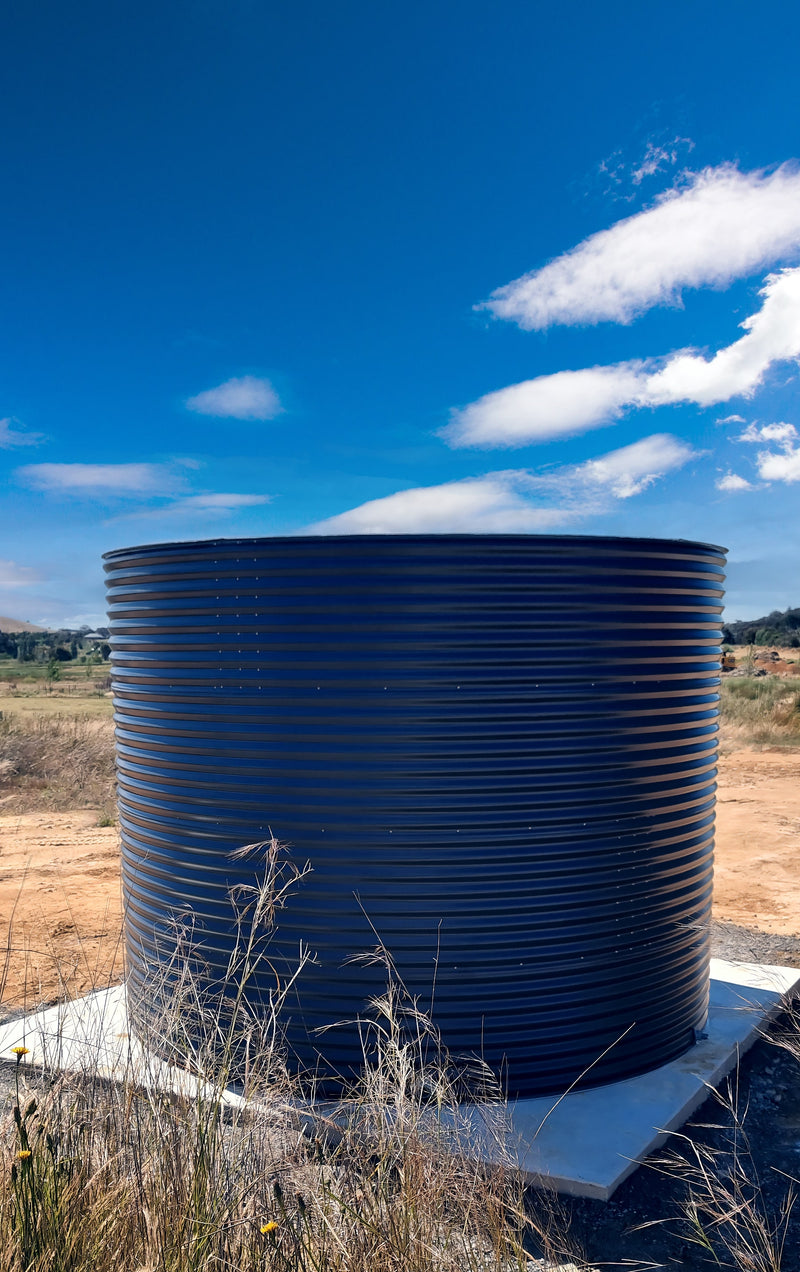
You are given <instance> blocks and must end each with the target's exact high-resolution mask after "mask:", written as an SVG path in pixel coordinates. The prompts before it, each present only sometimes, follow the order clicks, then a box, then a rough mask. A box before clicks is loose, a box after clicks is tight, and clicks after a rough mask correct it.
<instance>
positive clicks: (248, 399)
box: [186, 375, 283, 420]
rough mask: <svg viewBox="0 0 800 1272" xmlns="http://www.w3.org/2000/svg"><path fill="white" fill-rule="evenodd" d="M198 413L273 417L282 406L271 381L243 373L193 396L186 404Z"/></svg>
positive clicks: (242, 418) (234, 416) (235, 416)
mask: <svg viewBox="0 0 800 1272" xmlns="http://www.w3.org/2000/svg"><path fill="white" fill-rule="evenodd" d="M186 405H187V407H188V408H189V410H190V411H196V412H197V413H198V414H199V415H216V416H218V417H221V416H224V417H226V418H229V419H234V420H271V419H272V418H273V417H274V416H276V415H280V413H281V411H282V410H283V407H282V406H281V401H280V398H279V397H278V394H277V393H276V392H275V389H274V388H273V387H272V385H271V384H270V382H269V380H260V379H258V378H257V377H256V376H254V375H242V376H238V377H234V378H233V379H232V380H226V381H225V383H224V384H218V385H217V387H216V388H215V389H206V390H205V391H204V392H203V393H197V394H196V395H195V396H194V397H190V398H189V399H188V401H187V403H186Z"/></svg>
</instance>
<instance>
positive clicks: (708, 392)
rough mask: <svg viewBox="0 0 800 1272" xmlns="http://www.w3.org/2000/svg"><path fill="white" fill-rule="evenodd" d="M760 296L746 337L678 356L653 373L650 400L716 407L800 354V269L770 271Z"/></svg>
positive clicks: (747, 391) (648, 389)
mask: <svg viewBox="0 0 800 1272" xmlns="http://www.w3.org/2000/svg"><path fill="white" fill-rule="evenodd" d="M798 193H799V195H800V191H799V192H798ZM799 207H800V205H799ZM759 294H760V295H761V296H763V298H764V303H763V305H762V306H761V309H759V310H758V312H757V313H755V314H751V315H750V317H749V318H745V320H744V322H743V323H741V326H742V328H743V329H744V331H745V335H743V336H742V337H741V338H740V339H739V340H735V341H734V342H733V344H731V345H728V346H727V348H725V349H720V351H719V352H718V353H716V354H715V355H714V357H713V358H710V359H708V360H706V359H705V358H704V357H702V355H700V354H696V353H691V352H688V351H687V352H684V353H677V354H673V355H672V357H671V358H669V359H668V361H667V363H666V365H665V366H664V367H663V369H662V370H661V371H658V372H656V374H655V375H653V376H650V377H649V379H648V382H647V387H646V397H647V400H648V403H649V404H650V405H652V406H660V405H662V404H663V403H665V402H696V403H697V405H698V406H713V405H715V404H716V403H717V402H727V401H728V400H729V399H730V398H732V397H735V396H738V395H740V394H741V395H744V396H747V395H749V394H751V393H753V392H754V390H755V389H757V388H758V386H759V385H760V384H761V382H762V380H763V379H764V376H765V375H766V373H767V371H768V370H769V368H770V367H771V366H772V364H773V363H775V362H785V361H787V360H789V359H796V358H797V357H798V356H800V269H785V270H781V272H780V273H778V274H770V275H769V277H768V278H767V280H766V283H765V284H764V286H763V287H762V288H761V291H760V293H759Z"/></svg>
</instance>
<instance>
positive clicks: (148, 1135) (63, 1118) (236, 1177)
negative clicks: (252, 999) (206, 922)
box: [0, 842, 562, 1272]
mask: <svg viewBox="0 0 800 1272" xmlns="http://www.w3.org/2000/svg"><path fill="white" fill-rule="evenodd" d="M265 848H266V851H265V852H264V853H263V857H262V864H263V869H262V870H261V886H260V887H259V888H258V889H255V890H241V889H239V890H237V892H236V893H235V894H233V895H232V896H231V906H232V922H233V924H234V927H235V931H236V933H237V939H236V941H235V945H234V950H233V953H232V954H231V959H230V963H229V966H228V969H227V971H228V975H227V977H226V978H225V984H224V987H223V989H222V990H221V991H220V993H219V994H217V995H216V996H215V994H214V993H211V994H209V992H208V984H207V981H206V977H205V973H204V971H203V967H202V953H201V951H200V950H199V949H198V947H197V946H196V945H195V942H194V940H193V937H192V930H191V927H185V928H181V929H180V932H179V933H173V934H172V936H173V937H175V936H176V935H179V936H180V938H181V939H180V940H178V941H175V940H173V939H170V940H168V941H167V942H166V943H165V955H166V952H167V947H169V949H171V950H172V953H171V955H170V957H167V958H165V960H164V962H163V963H162V964H161V965H160V969H156V968H153V982H154V985H153V993H152V995H150V994H148V1005H149V1010H148V1013H147V1016H146V1019H140V1020H139V1021H138V1022H137V1031H139V1032H146V1033H151V1037H152V1041H153V1042H154V1043H155V1045H157V1046H158V1048H159V1049H160V1050H161V1051H162V1053H163V1051H164V1049H167V1050H168V1051H169V1052H170V1054H171V1056H172V1058H173V1061H174V1062H176V1063H177V1064H178V1065H179V1066H180V1069H181V1070H183V1071H184V1072H185V1071H186V1070H188V1071H189V1072H191V1073H193V1074H195V1075H197V1076H198V1077H199V1078H200V1081H199V1082H198V1084H197V1087H196V1093H195V1094H194V1095H193V1096H191V1097H189V1096H167V1095H164V1094H161V1093H159V1091H158V1090H156V1089H153V1088H150V1087H148V1085H147V1084H146V1083H143V1082H142V1080H141V1075H140V1076H139V1077H138V1078H134V1077H132V1078H131V1080H130V1081H128V1082H122V1083H117V1084H111V1083H108V1082H105V1081H103V1080H102V1079H101V1078H100V1077H99V1075H98V1074H97V1073H96V1072H92V1071H91V1070H89V1071H87V1072H84V1073H82V1074H80V1075H61V1076H59V1077H57V1078H56V1079H55V1081H54V1083H53V1084H52V1085H51V1086H50V1087H49V1089H48V1087H47V1084H46V1083H42V1082H41V1077H40V1079H39V1081H38V1082H34V1075H32V1074H31V1075H30V1077H29V1074H28V1069H27V1062H26V1059H25V1057H24V1056H23V1055H18V1056H16V1057H12V1056H9V1057H7V1059H8V1060H9V1061H11V1062H13V1063H14V1064H15V1066H16V1067H15V1071H14V1072H15V1078H16V1091H15V1095H16V1100H15V1107H14V1113H13V1116H12V1117H11V1118H10V1119H9V1121H8V1123H7V1125H6V1127H5V1130H4V1145H3V1147H4V1150H5V1151H4V1152H3V1153H2V1154H0V1266H2V1267H4V1268H6V1267H7V1268H9V1269H10V1270H11V1269H19V1272H90V1270H91V1272H119V1269H121V1268H125V1269H131V1270H132V1272H133V1270H134V1269H135V1270H136V1272H207V1270H211V1269H214V1270H215V1272H223V1270H230V1272H233V1270H234V1269H236V1270H237V1272H256V1269H259V1270H263V1269H270V1270H273V1269H274V1270H275V1272H376V1270H377V1269H380V1270H381V1272H384V1270H385V1272H479V1270H480V1272H486V1270H488V1269H493V1270H494V1272H527V1269H529V1268H530V1267H531V1266H532V1260H531V1255H530V1249H531V1247H532V1246H534V1245H535V1246H536V1247H537V1248H538V1249H544V1251H545V1252H548V1253H550V1252H552V1253H555V1252H557V1251H558V1252H559V1253H560V1251H561V1245H562V1243H561V1241H560V1238H558V1235H557V1234H558V1231H559V1227H558V1224H557V1223H556V1222H554V1215H555V1214H556V1212H555V1211H554V1210H553V1209H552V1208H551V1207H549V1205H548V1204H546V1202H545V1201H544V1200H542V1201H541V1203H540V1204H539V1205H538V1209H537V1212H536V1213H534V1212H533V1211H532V1210H531V1209H530V1207H529V1206H528V1205H526V1197H525V1190H524V1187H523V1185H522V1183H521V1181H520V1179H519V1177H518V1175H516V1174H515V1173H514V1172H513V1171H512V1170H511V1169H509V1168H504V1167H498V1168H491V1169H490V1168H487V1167H483V1166H481V1165H480V1164H479V1161H478V1159H477V1156H476V1154H475V1152H474V1148H475V1145H474V1143H473V1138H474V1132H473V1131H472V1130H471V1129H470V1124H469V1123H468V1122H467V1121H465V1119H464V1118H463V1117H462V1116H461V1114H460V1112H459V1108H458V1100H457V1088H456V1085H455V1084H454V1080H453V1076H452V1073H451V1066H450V1063H449V1060H448V1057H447V1055H446V1052H445V1050H444V1048H443V1047H442V1044H441V1040H440V1038H439V1037H438V1035H437V1034H436V1031H435V1029H434V1028H433V1026H432V1024H431V1022H430V1021H429V1020H428V1019H427V1018H426V1017H425V1016H424V1014H423V1013H421V1012H420V1011H419V1009H418V1007H417V1005H416V1004H415V1003H414V1002H412V1001H410V1000H409V999H408V996H407V995H406V994H405V992H404V990H403V987H402V985H401V984H400V983H399V981H398V980H397V978H396V975H395V973H394V969H393V967H392V965H391V961H390V960H389V959H388V958H387V959H385V960H384V961H385V967H386V973H387V988H386V993H385V994H384V995H382V996H381V997H380V998H379V999H376V1000H375V1002H374V1003H373V1004H372V1005H371V1010H370V1011H369V1012H368V1014H367V1016H366V1017H365V1022H364V1038H365V1077H364V1079H363V1081H362V1082H361V1083H359V1084H358V1085H357V1086H356V1087H355V1088H354V1089H353V1090H352V1091H351V1092H349V1093H348V1097H347V1099H345V1100H343V1101H341V1102H340V1103H338V1104H333V1105H331V1104H329V1105H327V1106H326V1107H325V1109H324V1110H323V1111H322V1112H319V1111H317V1112H312V1111H311V1110H309V1108H308V1105H307V1104H306V1103H305V1101H304V1100H303V1098H302V1094H303V1093H302V1092H300V1091H299V1090H297V1088H296V1085H295V1083H294V1081H293V1079H292V1077H291V1076H290V1073H289V1067H288V1066H287V1063H286V1052H285V1047H284V1044H283V1040H282V1035H281V1030H280V1017H281V1011H282V1008H283V1004H284V1001H285V999H286V996H287V994H288V993H289V992H290V991H291V988H292V983H293V978H291V977H290V978H289V980H288V981H281V980H279V979H278V978H277V976H276V977H275V979H274V989H273V990H271V992H270V997H269V1001H268V1002H264V1001H263V1000H262V1002H261V1004H260V1008H261V1009H260V1012H259V1013H258V1016H255V1015H254V1014H253V1013H252V1012H251V1011H250V1009H249V1008H248V1005H247V987H248V983H249V981H250V979H251V978H252V976H253V975H254V974H256V973H257V971H258V969H259V967H260V966H262V965H263V963H264V961H265V960H266V961H267V963H268V962H269V948H270V936H271V933H272V931H273V928H274V924H275V922H276V917H277V915H278V913H279V911H280V908H281V907H282V905H283V904H284V902H285V900H286V898H287V897H288V895H289V894H290V892H291V890H292V888H293V887H294V884H295V882H296V881H297V879H298V878H299V877H300V876H301V874H302V872H301V871H298V870H296V869H294V868H293V867H292V866H291V864H290V863H289V862H287V861H286V859H285V858H284V857H283V855H282V854H281V853H280V851H279V848H278V846H277V845H276V844H274V842H273V843H271V844H268V845H266V846H265ZM308 957H309V955H308V953H307V952H306V951H301V952H300V956H299V960H298V969H297V970H298V971H299V969H300V967H301V966H302V964H303V962H304V961H305V960H306V959H307V958H308ZM379 957H381V958H383V955H382V954H379ZM273 970H274V969H273ZM153 1004H157V1006H158V1009H159V1010H160V1011H161V1012H162V1013H163V1014H162V1015H161V1018H160V1019H156V1016H155V1014H154V1011H153ZM187 1020H190V1021H192V1022H193V1023H194V1025H195V1028H193V1029H190V1030H187V1029H186V1027H185V1022H186V1021H187ZM198 1025H199V1026H201V1027H199V1028H198V1027H197V1026H198ZM243 1054H246V1056H247V1057H248V1063H247V1064H246V1065H245V1066H244V1068H243V1067H242V1064H241V1057H242V1055H243ZM232 1076H235V1077H236V1078H238V1080H239V1087H238V1089H239V1090H240V1091H241V1092H242V1094H243V1095H244V1096H245V1098H246V1102H245V1104H244V1105H243V1106H241V1105H240V1106H236V1107H232V1106H231V1105H230V1103H229V1102H227V1101H226V1098H225V1091H226V1088H227V1087H228V1086H229V1083H230V1080H231V1077H232ZM35 1085H36V1086H44V1088H45V1091H44V1094H43V1096H42V1098H41V1101H40V1102H38V1101H37V1098H36V1095H35V1092H34V1090H33V1087H34V1086H35ZM29 1088H30V1089H29ZM185 1089H186V1088H185V1087H184V1090H185ZM485 1113H486V1119H485V1120H486V1123H487V1125H489V1126H491V1127H493V1128H494V1130H495V1133H496V1134H497V1136H498V1137H500V1138H502V1134H503V1122H504V1116H505V1113H504V1106H503V1103H502V1100H501V1099H500V1097H499V1094H496V1098H495V1099H494V1100H493V1101H492V1102H491V1103H490V1104H489V1105H487V1106H486V1109H485ZM553 1234H555V1235H553ZM536 1266H538V1265H536Z"/></svg>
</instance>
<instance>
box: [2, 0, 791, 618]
mask: <svg viewBox="0 0 800 1272" xmlns="http://www.w3.org/2000/svg"><path fill="white" fill-rule="evenodd" d="M0 29H1V31H2V44H0V47H2V49H3V83H4V93H3V104H2V112H3V116H4V119H3V126H2V129H0V162H1V163H2V173H3V197H2V199H1V200H0V225H1V226H2V233H1V235H0V241H2V243H3V247H4V262H3V269H2V273H1V274H0V286H1V287H2V292H3V304H2V309H0V314H2V317H1V318H0V322H2V342H1V345H0V348H2V362H1V363H0V367H1V373H0V421H2V423H0V471H1V472H2V477H3V495H2V501H3V503H2V525H3V536H2V543H0V614H6V615H11V616H14V617H18V618H27V619H30V620H31V621H33V622H39V623H42V624H48V625H55V624H60V623H66V624H75V625H77V624H79V623H81V622H89V623H96V622H99V621H101V616H102V614H103V583H102V569H101V562H100V557H101V553H102V552H103V551H105V550H107V549H110V548H114V547H120V546H123V545H125V544H130V543H144V542H156V541H159V540H175V539H186V538H210V537H218V536H231V537H233V536H239V535H258V534H286V533H302V532H307V531H308V530H309V529H310V528H313V529H317V530H321V531H323V532H354V531H356V532H364V531H366V532H387V531H433V532H435V531H438V530H441V531H446V530H456V531H470V530H476V531H484V530H486V531H534V532H535V531H537V530H539V531H551V532H564V533H582V534H594V533H597V534H622V535H625V534H630V535H649V534H653V535H669V536H675V537H681V538H702V539H707V540H710V541H712V542H716V543H721V544H724V545H727V546H728V547H729V548H730V550H731V557H730V562H731V564H730V574H729V595H728V617H729V618H731V619H734V618H742V617H755V616H757V615H759V614H762V613H765V612H767V611H769V610H771V609H774V608H784V607H786V606H788V605H800V578H799V577H798V575H799V573H800V567H799V566H798V562H800V519H799V518H798V515H797V514H798V495H799V494H800V408H799V407H798V378H797V377H798V360H799V359H800V167H798V160H800V98H799V97H798V90H797V55H796V51H797V48H798V47H799V46H800V39H799V37H800V10H798V7H797V6H796V5H795V4H790V3H788V2H787V3H777V4H776V3H765V4H762V5H759V6H754V5H752V4H750V3H746V4H745V3H739V2H738V0H727V2H726V3H706V4H703V5H700V6H698V5H697V4H696V3H682V2H681V0H677V2H671V3H670V4H669V5H667V4H660V3H656V4H652V5H641V4H634V3H627V2H626V3H621V2H617V0H609V2H608V3H607V4H605V5H597V4H589V3H569V2H567V3H564V4H562V5H558V6H555V5H544V4H541V3H538V2H536V0H525V2H522V0H517V2H504V0H499V2H498V3H494V4H492V5H489V4H486V3H482V4H478V3H474V2H472V0H459V3H457V4H456V3H455V2H454V0H449V2H447V3H445V2H444V0H425V3H407V4H405V5H403V6H402V7H401V6H397V5H393V4H385V5H376V4H374V3H361V2H360V0H359V2H357V3H348V2H347V0H344V3H342V4H340V5H337V6H331V5H328V4H322V3H305V4H304V3H296V2H293V3H292V4H288V3H272V4H269V5H267V4H263V3H261V4H257V3H255V2H251V0H225V3H224V4H223V3H217V2H215V0H203V2H202V3H200V2H198V0H192V2H191V3H188V2H187V3H176V2H169V0H167V3H163V2H161V3H159V4H155V3H149V0H137V3H136V4H133V3H126V2H125V0H122V2H120V3H115V4H113V5H108V4H106V3H104V4H100V3H95V2H94V0H86V2H82V3H81V4H79V5H77V6H64V5H61V4H56V3H54V2H51V0H43V3H41V4H38V5H36V6H33V5H28V6H17V7H16V8H15V9H11V8H9V9H7V10H6V12H5V14H4V16H3V17H2V19H0Z"/></svg>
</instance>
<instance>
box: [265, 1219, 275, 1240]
mask: <svg viewBox="0 0 800 1272" xmlns="http://www.w3.org/2000/svg"><path fill="white" fill-rule="evenodd" d="M277 1226H278V1225H277V1223H276V1222H275V1220H274V1219H270V1221H269V1223H262V1225H261V1231H262V1232H263V1234H264V1236H266V1235H267V1233H268V1232H274V1231H275V1229H276V1228H277Z"/></svg>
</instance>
